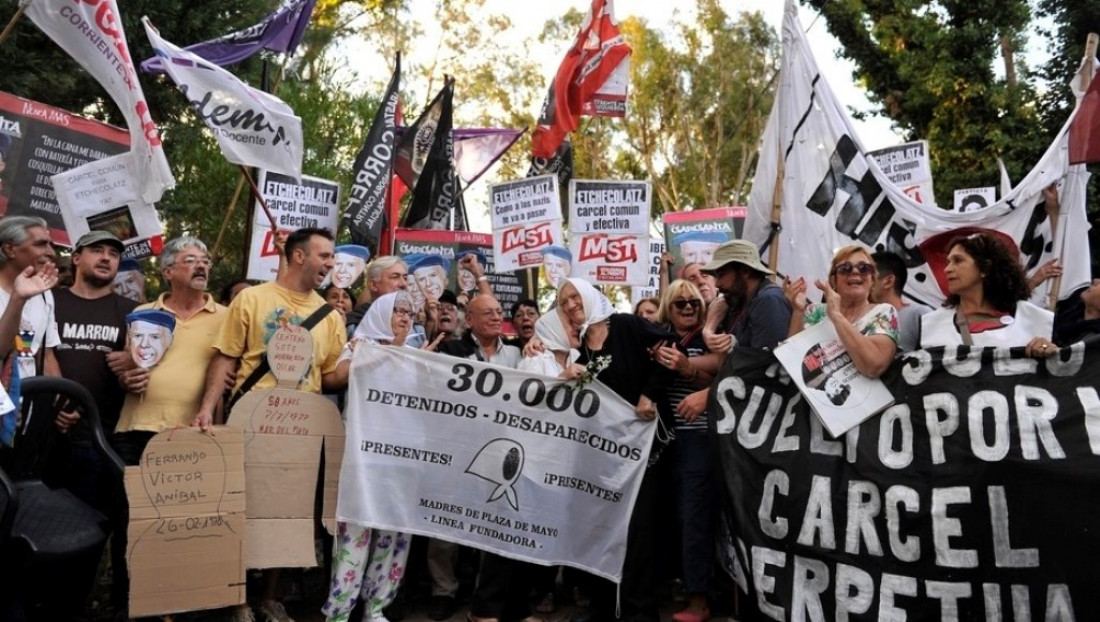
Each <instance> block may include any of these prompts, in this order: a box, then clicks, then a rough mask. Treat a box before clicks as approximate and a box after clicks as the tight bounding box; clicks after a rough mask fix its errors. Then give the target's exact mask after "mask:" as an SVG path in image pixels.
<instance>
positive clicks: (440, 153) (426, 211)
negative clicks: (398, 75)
mask: <svg viewBox="0 0 1100 622" xmlns="http://www.w3.org/2000/svg"><path fill="white" fill-rule="evenodd" d="M454 88H455V85H454V79H452V78H451V77H449V76H448V78H447V81H446V84H444V86H443V89H442V90H441V91H440V92H439V94H438V95H436V98H435V99H434V100H432V103H431V105H429V106H428V109H427V110H426V111H425V112H424V114H422V115H420V118H419V119H417V120H416V123H415V124H413V126H412V127H411V128H409V130H408V131H406V132H405V136H404V137H403V138H402V140H401V145H400V147H399V148H398V154H397V162H396V163H395V165H394V166H395V167H396V170H397V173H398V174H399V175H401V178H402V180H404V181H405V183H409V182H410V179H409V178H406V176H405V174H406V173H407V172H408V171H412V173H419V175H418V176H417V177H415V178H414V179H412V182H413V183H415V184H416V185H415V186H412V185H410V187H411V188H413V198H412V202H410V203H409V209H408V211H407V212H406V213H405V219H404V221H403V222H402V226H403V227H405V228H406V229H450V228H451V219H452V215H454V216H458V217H460V218H461V219H463V220H464V219H465V217H464V215H463V214H456V211H457V210H456V209H455V208H456V206H457V205H458V204H459V198H458V185H457V184H456V183H455V181H456V175H455V161H454V138H453V137H452V135H451V128H452V123H453V120H452V112H453V109H452V99H453V98H454ZM429 136H430V137H431V139H432V140H431V142H428V138H429ZM425 147H428V149H427V151H426V152H425V151H423V149H424V148H425ZM406 154H407V155H406ZM418 162H419V163H421V166H420V167H417V163H418ZM418 168H419V170H418ZM403 172H404V173H403Z"/></svg>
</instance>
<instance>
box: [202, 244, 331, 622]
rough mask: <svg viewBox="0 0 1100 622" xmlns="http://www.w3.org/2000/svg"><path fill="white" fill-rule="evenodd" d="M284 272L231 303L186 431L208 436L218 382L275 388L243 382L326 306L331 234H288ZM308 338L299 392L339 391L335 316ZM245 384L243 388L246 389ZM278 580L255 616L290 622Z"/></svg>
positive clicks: (269, 381)
mask: <svg viewBox="0 0 1100 622" xmlns="http://www.w3.org/2000/svg"><path fill="white" fill-rule="evenodd" d="M284 256H285V258H286V269H285V270H281V271H280V272H279V276H277V277H276V278H275V280H274V281H272V282H270V283H264V284H263V285H257V286H255V287H250V288H248V289H246V290H244V291H242V292H241V293H240V294H238V295H237V297H236V298H234V299H233V302H232V303H231V304H230V305H229V313H228V317H227V318H226V321H225V323H224V324H223V325H222V329H221V332H220V333H219V334H218V337H217V338H216V339H215V340H214V350H215V354H214V357H213V359H212V360H211V361H210V365H209V366H208V367H207V371H206V391H205V395H204V396H203V400H202V404H201V406H200V407H199V409H198V411H197V414H196V415H195V416H194V419H193V420H192V421H191V425H193V426H196V427H199V428H202V429H203V430H208V429H209V428H210V426H211V425H212V424H213V422H214V412H215V409H216V408H217V405H218V403H219V402H220V400H221V397H222V392H223V391H224V390H225V382H224V379H225V377H226V375H227V374H229V373H231V372H232V371H233V370H234V369H236V370H237V373H236V382H235V383H234V385H233V394H234V396H237V395H238V394H240V393H245V392H247V391H249V390H251V389H254V388H258V389H266V388H271V387H274V386H275V385H276V381H275V377H274V376H273V375H272V374H271V373H270V372H268V373H265V374H263V376H262V377H260V378H259V380H257V381H255V382H247V381H248V380H249V377H250V376H252V374H253V371H254V370H256V369H257V368H258V367H260V365H261V364H262V363H263V361H264V357H265V354H266V351H267V342H268V341H269V340H270V339H271V336H272V335H273V334H274V333H275V331H276V330H278V329H279V328H280V327H282V326H287V325H298V324H301V323H303V322H304V321H305V320H306V319H307V318H309V317H310V316H311V315H313V313H314V312H316V311H317V310H318V309H319V308H321V307H322V306H325V305H326V304H327V303H326V302H325V300H324V299H323V298H321V296H319V295H318V294H317V292H316V291H315V290H316V289H317V288H318V287H320V286H321V283H322V282H323V281H324V280H325V276H326V275H328V273H329V272H330V271H331V270H332V268H333V263H334V258H335V251H334V245H333V236H332V233H330V232H329V231H327V230H325V229H314V228H306V229H299V230H297V231H295V232H294V233H291V234H290V236H289V237H288V238H287V240H286V245H285V247H284ZM310 334H311V335H312V337H313V364H312V365H311V366H310V369H309V371H308V372H307V373H306V376H305V377H304V378H303V379H302V381H301V383H300V384H299V386H298V389H299V390H301V391H307V392H311V393H320V392H321V390H322V388H323V389H325V390H326V391H329V390H331V391H335V390H338V389H341V388H343V387H342V386H340V385H341V383H340V382H339V380H338V379H337V378H336V374H335V371H336V361H337V359H338V358H339V357H340V351H341V350H342V349H343V347H344V343H345V342H346V341H347V333H346V331H345V329H344V323H343V320H342V318H341V317H340V314H339V313H329V314H328V315H327V316H325V317H324V318H323V319H322V320H320V321H319V322H317V324H316V325H314V326H313V327H312V328H311V329H310ZM246 382H247V384H248V385H251V386H246ZM277 580H278V574H277V573H276V572H274V571H265V572H264V593H263V595H262V596H261V601H260V606H259V610H260V612H261V613H262V614H263V615H264V616H265V617H266V618H267V619H268V620H274V621H276V622H287V621H290V620H291V619H290V617H289V616H287V615H286V611H285V610H284V609H283V606H282V604H281V603H279V602H278V601H276V600H275V586H276V583H277ZM249 619H251V610H248V609H247V606H246V607H243V608H241V609H239V610H238V611H237V612H235V613H234V620H249Z"/></svg>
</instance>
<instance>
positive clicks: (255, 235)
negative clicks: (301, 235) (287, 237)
mask: <svg viewBox="0 0 1100 622" xmlns="http://www.w3.org/2000/svg"><path fill="white" fill-rule="evenodd" d="M256 186H257V187H259V189H260V192H262V193H263V195H264V200H265V201H267V207H268V209H270V210H271V214H272V216H274V217H275V223H276V224H277V225H278V226H279V230H280V231H285V232H286V233H291V232H293V231H295V230H296V229H301V228H303V227H320V228H322V229H328V230H329V231H331V232H332V233H333V235H336V226H337V222H338V220H339V216H340V184H339V183H337V182H335V181H331V180H328V179H320V178H318V177H310V176H309V175H303V176H302V183H298V182H297V181H295V180H294V178H293V177H290V176H289V175H283V174H281V173H273V172H271V171H263V170H261V171H260V174H259V176H258V177H257V179H256ZM278 270H279V252H278V251H277V250H275V235H274V233H273V232H272V231H271V221H269V220H268V218H267V215H266V214H265V213H264V209H263V207H261V206H260V203H259V201H257V202H256V204H255V205H254V206H253V208H252V241H251V250H250V252H249V256H248V278H249V279H253V280H258V281H271V280H273V279H274V278H275V275H276V273H277V272H278Z"/></svg>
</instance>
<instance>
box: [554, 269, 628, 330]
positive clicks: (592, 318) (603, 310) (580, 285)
mask: <svg viewBox="0 0 1100 622" xmlns="http://www.w3.org/2000/svg"><path fill="white" fill-rule="evenodd" d="M565 283H572V284H573V287H575V288H577V293H579V294H580V295H581V302H582V303H583V304H584V324H582V325H581V337H582V338H583V337H584V334H585V333H586V332H588V327H589V326H592V325H593V324H599V323H600V322H602V321H604V320H606V319H607V318H609V317H611V315H612V314H614V313H615V307H613V306H611V301H610V300H608V299H607V296H604V295H603V294H602V293H600V290H598V289H596V288H595V287H593V286H592V284H591V283H589V282H588V281H586V280H584V279H578V278H575V277H569V278H568V279H565V280H564V281H562V287H565ZM558 292H559V294H560V293H561V289H560V288H559V289H558Z"/></svg>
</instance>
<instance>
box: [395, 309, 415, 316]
mask: <svg viewBox="0 0 1100 622" xmlns="http://www.w3.org/2000/svg"><path fill="white" fill-rule="evenodd" d="M393 312H394V315H404V316H405V317H412V314H413V312H412V309H410V308H408V307H394V308H393Z"/></svg>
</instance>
